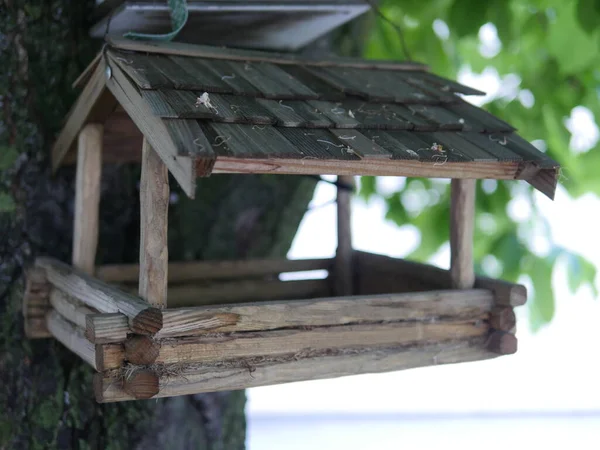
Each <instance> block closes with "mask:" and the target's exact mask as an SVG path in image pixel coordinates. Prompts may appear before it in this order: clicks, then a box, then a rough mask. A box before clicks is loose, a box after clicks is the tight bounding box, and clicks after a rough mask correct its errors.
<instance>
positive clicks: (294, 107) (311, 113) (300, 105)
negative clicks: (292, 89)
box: [256, 99, 333, 128]
mask: <svg viewBox="0 0 600 450" xmlns="http://www.w3.org/2000/svg"><path fill="white" fill-rule="evenodd" d="M256 101H257V102H258V103H259V104H260V105H261V106H263V107H265V108H266V109H268V110H269V111H270V112H271V113H273V115H274V116H275V117H276V118H277V124H278V125H280V126H283V127H304V128H329V127H331V126H333V123H332V122H331V121H330V120H329V119H328V118H327V117H326V116H325V115H324V114H323V113H321V112H320V111H319V110H318V109H315V108H314V107H312V106H311V105H309V104H308V103H305V102H302V101H293V100H286V101H283V100H279V101H276V100H268V99H257V100H256Z"/></svg>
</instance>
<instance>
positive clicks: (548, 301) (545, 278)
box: [527, 255, 555, 330]
mask: <svg viewBox="0 0 600 450" xmlns="http://www.w3.org/2000/svg"><path fill="white" fill-rule="evenodd" d="M530 259H531V261H530V267H529V270H528V271H527V274H528V275H529V276H530V277H531V281H532V282H533V287H534V298H533V299H531V300H530V301H529V302H528V305H529V312H530V317H531V325H532V327H533V329H534V330H539V329H540V328H541V327H542V326H543V325H546V324H547V323H549V322H550V321H551V320H552V318H553V317H554V312H555V304H554V292H553V290H552V269H553V268H554V261H553V258H539V257H536V256H534V255H530Z"/></svg>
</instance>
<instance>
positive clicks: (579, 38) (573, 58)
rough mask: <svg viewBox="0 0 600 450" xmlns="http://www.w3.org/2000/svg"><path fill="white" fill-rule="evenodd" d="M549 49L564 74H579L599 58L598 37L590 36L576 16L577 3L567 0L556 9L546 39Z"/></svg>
mask: <svg viewBox="0 0 600 450" xmlns="http://www.w3.org/2000/svg"><path fill="white" fill-rule="evenodd" d="M546 43H547V46H548V51H549V52H550V54H551V55H552V56H554V57H555V58H556V59H557V61H559V63H560V64H559V69H560V71H561V73H562V74H563V75H570V74H574V75H575V74H577V73H578V72H579V71H581V70H584V69H585V68H587V67H589V66H590V65H592V64H594V63H596V61H597V58H598V51H599V49H598V39H597V38H596V36H590V35H589V34H587V33H586V32H585V31H584V30H583V28H582V27H581V26H580V24H579V21H577V19H576V18H575V4H574V3H572V2H565V3H563V4H562V5H561V6H560V7H559V8H557V11H556V20H555V21H554V22H553V23H551V24H550V27H549V30H548V37H547V39H546Z"/></svg>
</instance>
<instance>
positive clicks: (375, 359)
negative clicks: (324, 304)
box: [94, 339, 497, 403]
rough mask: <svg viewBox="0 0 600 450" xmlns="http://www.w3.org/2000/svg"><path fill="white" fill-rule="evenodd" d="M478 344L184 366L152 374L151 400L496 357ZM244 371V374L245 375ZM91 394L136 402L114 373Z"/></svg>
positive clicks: (98, 380)
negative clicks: (183, 367) (235, 363)
mask: <svg viewBox="0 0 600 450" xmlns="http://www.w3.org/2000/svg"><path fill="white" fill-rule="evenodd" d="M483 347H484V340H483V339H474V340H471V341H465V340H460V341H455V342H451V343H440V344H432V345H425V346H421V347H414V348H406V347H395V348H385V349H376V350H375V351H370V352H355V353H352V352H348V353H343V354H336V355H329V356H326V355H319V356H312V357H310V356H309V357H306V358H300V357H296V358H290V359H286V360H279V361H272V360H263V361H252V360H250V361H245V360H242V361H240V362H239V364H238V365H233V366H229V367H227V366H210V365H207V366H203V367H202V368H196V367H194V368H192V367H190V368H189V369H188V370H187V371H184V372H183V373H179V374H168V373H167V374H164V375H161V376H160V377H159V376H157V375H155V378H154V379H153V380H152V383H149V384H152V385H153V386H155V388H154V389H153V390H150V392H156V393H155V394H153V397H172V396H177V395H189V394H192V393H200V392H215V391H228V390H232V389H246V388H249V387H255V386H267V385H273V384H280V383H288V382H292V381H301V380H316V379H322V378H337V377H342V376H347V375H357V374H362V373H379V372H390V371H396V370H404V369H412V368H415V367H426V366H435V365H441V364H455V363H460V362H468V361H478V360H484V359H489V358H493V357H495V356H497V355H496V354H494V353H492V352H490V351H488V350H486V349H484V348H483ZM249 368H250V370H249ZM94 393H95V396H96V401H98V402H100V403H106V402H118V401H126V400H134V399H136V396H135V395H132V394H131V393H128V392H126V391H125V390H123V388H122V383H121V381H120V378H119V374H118V373H115V374H96V375H95V378H94Z"/></svg>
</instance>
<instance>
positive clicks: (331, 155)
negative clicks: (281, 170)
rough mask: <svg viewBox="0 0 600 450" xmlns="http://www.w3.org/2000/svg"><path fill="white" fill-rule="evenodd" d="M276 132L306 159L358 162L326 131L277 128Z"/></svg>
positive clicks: (355, 157) (356, 158)
mask: <svg viewBox="0 0 600 450" xmlns="http://www.w3.org/2000/svg"><path fill="white" fill-rule="evenodd" d="M278 132H279V133H280V134H281V135H282V136H283V137H285V138H286V139H287V140H289V141H290V142H291V143H292V144H294V145H295V146H296V147H297V148H298V151H299V152H300V153H301V154H302V155H303V157H304V158H306V159H317V160H323V159H338V160H354V161H357V160H360V158H359V157H358V156H357V155H355V154H354V153H353V152H349V151H348V145H347V144H344V143H342V141H340V140H338V139H337V138H336V137H335V136H334V135H332V134H331V133H330V132H329V131H328V130H322V129H318V128H314V129H305V128H279V129H278Z"/></svg>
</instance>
